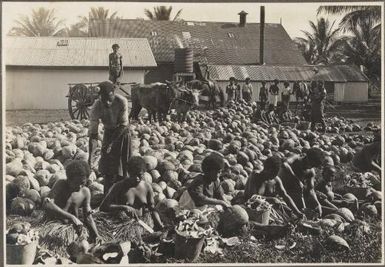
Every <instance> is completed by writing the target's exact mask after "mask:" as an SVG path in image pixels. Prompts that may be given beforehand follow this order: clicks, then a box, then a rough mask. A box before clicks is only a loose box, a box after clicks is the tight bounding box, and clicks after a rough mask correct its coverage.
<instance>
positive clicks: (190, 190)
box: [179, 153, 231, 210]
mask: <svg viewBox="0 0 385 267" xmlns="http://www.w3.org/2000/svg"><path fill="white" fill-rule="evenodd" d="M223 168H224V160H223V158H222V157H221V156H220V155H218V154H214V153H212V154H210V155H208V156H207V157H205V158H204V159H203V161H202V171H203V173H202V174H199V175H197V176H196V177H195V178H194V180H193V181H192V182H191V183H189V184H188V185H187V186H186V190H185V191H184V192H183V194H182V196H181V197H180V199H179V206H180V208H182V209H190V210H191V209H194V208H198V209H205V208H206V207H207V205H221V206H224V207H230V206H231V204H230V203H229V202H228V201H227V200H226V199H225V198H224V192H223V189H222V187H221V185H220V181H219V175H220V174H221V171H222V170H223Z"/></svg>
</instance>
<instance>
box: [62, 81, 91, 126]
mask: <svg viewBox="0 0 385 267" xmlns="http://www.w3.org/2000/svg"><path fill="white" fill-rule="evenodd" d="M94 100H95V99H94V98H93V97H92V94H91V92H90V90H89V89H88V88H87V86H85V85H84V84H77V85H75V86H74V87H72V88H71V89H70V94H69V96H68V111H69V113H70V116H71V118H72V119H77V120H83V119H88V117H89V112H90V107H91V106H92V104H93V103H94Z"/></svg>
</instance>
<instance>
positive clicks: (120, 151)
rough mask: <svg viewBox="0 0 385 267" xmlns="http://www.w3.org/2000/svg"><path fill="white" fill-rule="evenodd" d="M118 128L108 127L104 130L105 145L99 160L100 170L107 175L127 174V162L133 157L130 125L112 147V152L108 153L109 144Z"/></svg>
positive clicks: (122, 175) (121, 175) (123, 175)
mask: <svg viewBox="0 0 385 267" xmlns="http://www.w3.org/2000/svg"><path fill="white" fill-rule="evenodd" d="M115 131H116V130H115V129H113V130H110V129H106V130H105V131H104V137H103V146H102V151H101V157H100V161H99V171H100V172H101V173H102V174H103V175H107V176H120V177H125V176H126V175H127V169H126V163H127V161H128V159H129V158H130V157H131V137H130V132H129V129H128V127H126V129H125V130H124V132H123V134H122V135H121V136H120V137H119V138H118V140H117V141H116V142H114V144H113V145H112V147H111V151H110V153H107V146H108V144H110V143H111V141H112V140H111V139H112V137H113V134H114V132H115Z"/></svg>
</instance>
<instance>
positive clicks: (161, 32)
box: [89, 11, 368, 102]
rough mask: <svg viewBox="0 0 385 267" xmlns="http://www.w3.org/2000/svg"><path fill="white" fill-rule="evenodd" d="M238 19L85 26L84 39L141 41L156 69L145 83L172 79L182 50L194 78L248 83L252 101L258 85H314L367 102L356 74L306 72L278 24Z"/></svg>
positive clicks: (362, 79)
mask: <svg viewBox="0 0 385 267" xmlns="http://www.w3.org/2000/svg"><path fill="white" fill-rule="evenodd" d="M238 15H239V23H234V22H209V21H154V20H143V19H119V20H91V21H90V24H89V36H91V37H110V38H126V37H129V38H146V39H147V40H148V42H149V44H150V46H151V49H152V51H153V54H154V57H155V60H156V62H157V64H158V67H157V68H156V69H153V70H150V71H149V72H148V73H147V74H146V76H145V82H146V83H151V82H159V81H164V80H171V79H173V77H174V76H173V74H174V72H175V71H174V70H175V68H174V67H175V66H174V62H175V50H176V49H178V48H186V47H188V48H192V49H193V62H194V63H193V64H194V68H193V69H194V73H195V74H196V76H197V77H198V78H202V77H205V75H206V71H207V70H208V71H209V73H210V78H212V79H215V80H217V81H218V82H219V84H220V85H221V86H222V87H223V86H226V84H227V82H228V79H229V78H230V77H235V78H236V79H238V80H240V81H244V79H245V78H246V77H250V78H251V82H252V83H253V84H254V87H255V88H254V91H255V92H254V95H255V97H254V98H256V96H257V95H258V94H259V88H260V86H261V84H260V82H261V81H262V80H265V81H272V80H274V79H278V80H280V81H288V82H294V81H296V80H301V79H302V80H306V81H309V80H314V79H320V80H324V81H325V83H326V86H327V89H328V91H329V93H330V94H332V95H333V96H332V98H333V99H334V100H335V101H337V102H365V101H367V99H368V79H367V77H366V76H365V75H364V74H362V72H361V71H360V70H358V69H357V68H355V67H353V66H347V65H344V66H342V65H340V66H317V67H316V68H315V67H314V66H309V65H307V63H306V61H305V59H304V58H303V56H302V54H301V52H300V51H299V50H298V48H297V47H296V45H295V43H294V42H293V40H291V38H290V36H289V35H288V34H287V32H286V30H285V29H284V27H283V26H282V25H281V24H274V23H263V24H260V23H250V22H247V20H246V16H247V13H246V12H244V11H242V12H240V13H238ZM261 17H262V16H261ZM261 25H262V26H263V27H261ZM261 33H263V34H262V37H261ZM261 38H263V44H264V45H263V47H262V48H263V49H262V51H261V42H260V40H261ZM261 52H262V53H261ZM261 57H262V58H261ZM315 69H316V70H317V71H316V72H315V71H314V70H315Z"/></svg>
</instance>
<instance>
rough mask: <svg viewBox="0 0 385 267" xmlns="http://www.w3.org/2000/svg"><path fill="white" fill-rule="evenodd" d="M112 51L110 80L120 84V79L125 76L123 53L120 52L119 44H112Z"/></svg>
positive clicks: (110, 56)
mask: <svg viewBox="0 0 385 267" xmlns="http://www.w3.org/2000/svg"><path fill="white" fill-rule="evenodd" d="M112 50H113V51H114V52H112V53H111V54H110V55H109V57H108V58H109V72H110V77H109V80H110V81H111V82H113V83H114V84H119V83H120V80H121V78H122V76H123V60H122V58H123V57H122V54H120V53H119V45H118V44H113V45H112Z"/></svg>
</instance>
